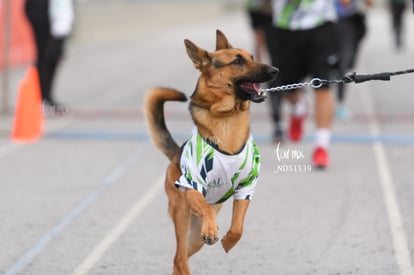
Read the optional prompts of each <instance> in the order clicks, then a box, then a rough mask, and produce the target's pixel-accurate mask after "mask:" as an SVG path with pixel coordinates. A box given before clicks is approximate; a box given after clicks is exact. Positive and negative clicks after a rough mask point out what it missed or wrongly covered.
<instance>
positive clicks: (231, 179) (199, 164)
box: [175, 129, 260, 204]
mask: <svg viewBox="0 0 414 275" xmlns="http://www.w3.org/2000/svg"><path fill="white" fill-rule="evenodd" d="M180 166H181V173H182V175H181V177H180V178H179V179H178V180H177V181H176V182H175V184H176V185H177V186H178V187H179V188H180V189H184V190H185V189H194V190H197V191H199V192H200V193H202V194H203V196H204V198H205V200H206V201H207V203H209V204H217V203H222V202H224V201H226V200H227V199H228V198H230V197H231V196H234V199H236V200H238V199H239V200H240V199H247V200H250V199H251V197H252V196H253V192H254V188H255V186H256V183H257V179H258V176H259V170H260V155H259V150H258V149H257V146H256V144H255V143H254V141H253V138H252V136H251V135H250V136H249V139H248V141H247V143H246V144H245V146H244V147H243V149H242V150H241V151H240V152H239V153H237V154H235V155H228V154H225V153H223V152H220V151H218V150H217V149H215V148H214V147H213V146H212V145H210V144H209V143H208V142H207V141H205V140H204V139H203V138H202V137H201V136H200V135H199V133H198V131H197V129H194V130H193V133H192V136H191V137H190V139H189V140H188V141H187V142H186V144H185V145H184V148H183V153H182V154H181V159H180Z"/></svg>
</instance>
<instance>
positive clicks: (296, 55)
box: [267, 0, 337, 168]
mask: <svg viewBox="0 0 414 275" xmlns="http://www.w3.org/2000/svg"><path fill="white" fill-rule="evenodd" d="M272 15H273V26H272V27H271V28H269V32H268V35H267V39H268V45H269V46H268V47H269V52H270V55H271V58H272V63H273V65H274V66H275V67H277V68H279V69H280V72H279V75H278V77H277V79H276V81H275V84H277V85H285V84H292V83H298V82H302V81H304V79H305V78H306V77H312V78H313V77H319V78H321V79H329V76H330V72H331V70H332V64H331V61H332V59H333V58H332V57H333V56H334V55H335V52H336V49H335V46H334V44H335V43H332V38H333V37H334V36H335V26H334V23H333V22H335V21H336V20H337V13H336V10H335V2H334V0H273V14H272ZM276 94H277V93H271V100H272V103H274V104H273V106H272V113H273V114H274V116H273V117H275V116H276V115H277V114H278V113H279V106H278V105H277V104H278V99H277V95H276ZM286 94H287V98H288V99H289V101H290V103H291V106H292V108H291V115H290V125H289V130H288V134H289V137H290V139H291V140H292V141H294V142H297V141H300V140H301V138H302V137H303V123H304V121H305V119H306V117H307V115H308V109H309V106H308V104H307V102H306V101H305V100H304V98H303V96H302V94H301V93H300V92H299V91H289V92H286ZM314 106H315V107H314V109H315V122H316V133H315V143H316V144H315V149H314V152H313V155H312V163H313V165H314V166H315V167H317V168H325V167H327V166H328V165H329V163H330V160H329V155H328V147H329V144H330V139H331V125H332V120H333V113H334V100H333V95H332V93H331V91H330V88H329V86H327V85H323V86H322V87H320V88H317V89H315V105H314ZM275 114H276V115H275ZM277 123H278V122H277V121H275V128H276V129H277V127H278V125H277ZM275 134H276V132H275Z"/></svg>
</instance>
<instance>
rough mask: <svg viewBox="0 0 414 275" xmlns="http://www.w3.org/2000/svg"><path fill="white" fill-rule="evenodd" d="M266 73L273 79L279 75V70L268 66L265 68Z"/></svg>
mask: <svg viewBox="0 0 414 275" xmlns="http://www.w3.org/2000/svg"><path fill="white" fill-rule="evenodd" d="M267 73H268V74H270V75H272V76H273V77H275V76H277V74H278V73H279V69H278V68H276V67H272V66H269V67H268V68H267Z"/></svg>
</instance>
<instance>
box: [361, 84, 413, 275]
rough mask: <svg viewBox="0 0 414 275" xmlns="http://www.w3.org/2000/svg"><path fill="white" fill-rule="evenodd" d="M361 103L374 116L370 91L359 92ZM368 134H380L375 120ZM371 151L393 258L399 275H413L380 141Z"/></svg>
mask: <svg viewBox="0 0 414 275" xmlns="http://www.w3.org/2000/svg"><path fill="white" fill-rule="evenodd" d="M360 95H361V96H362V103H363V104H364V105H365V106H364V107H365V109H366V110H367V112H368V113H369V114H374V113H375V109H374V105H373V97H372V94H371V90H370V89H367V91H361V93H360ZM369 128H370V133H371V135H372V136H378V135H379V134H380V126H379V123H378V122H377V121H376V120H373V121H372V122H370V125H369ZM373 151H374V154H375V158H376V161H377V167H378V173H379V178H380V185H381V191H382V195H383V198H384V203H385V208H386V211H387V216H388V223H389V226H390V231H391V232H390V233H391V238H392V241H393V247H394V256H395V260H396V262H397V266H398V270H399V274H400V275H414V269H413V265H412V263H411V257H410V249H409V247H408V239H407V233H406V232H405V229H404V222H403V219H402V216H401V211H400V207H399V205H398V198H397V194H396V192H395V184H394V181H393V179H392V176H391V170H390V167H389V164H388V161H387V156H386V152H385V149H384V145H383V144H382V142H381V141H375V142H374V144H373Z"/></svg>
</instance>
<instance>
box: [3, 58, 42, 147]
mask: <svg viewBox="0 0 414 275" xmlns="http://www.w3.org/2000/svg"><path fill="white" fill-rule="evenodd" d="M42 132H43V111H42V97H41V92H40V82H39V75H38V72H37V69H36V68H35V67H33V66H32V67H29V68H28V69H27V72H26V76H25V78H24V79H23V80H22V81H21V82H20V87H19V94H18V95H17V104H16V111H15V114H14V124H13V131H12V135H11V138H12V140H13V141H18V142H34V141H36V140H38V139H39V137H40V136H41V135H42Z"/></svg>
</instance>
